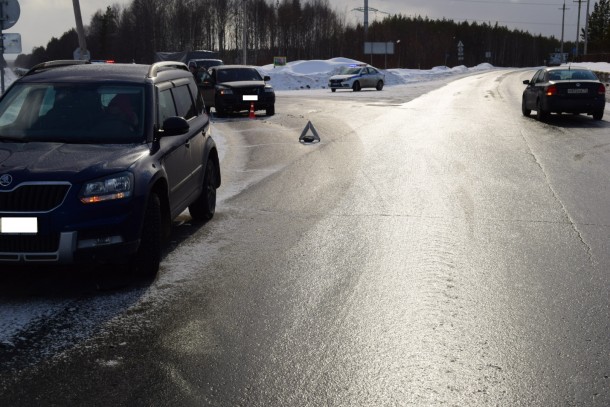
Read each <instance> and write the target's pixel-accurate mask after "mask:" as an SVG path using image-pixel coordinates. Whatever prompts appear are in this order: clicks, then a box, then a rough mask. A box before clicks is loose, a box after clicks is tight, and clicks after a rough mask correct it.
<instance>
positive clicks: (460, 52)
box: [457, 41, 464, 62]
mask: <svg viewBox="0 0 610 407" xmlns="http://www.w3.org/2000/svg"><path fill="white" fill-rule="evenodd" d="M457 50H458V52H457V57H458V62H462V61H463V60H464V43H463V42H462V41H459V42H458V45H457Z"/></svg>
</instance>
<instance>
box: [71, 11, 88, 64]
mask: <svg viewBox="0 0 610 407" xmlns="http://www.w3.org/2000/svg"><path fill="white" fill-rule="evenodd" d="M72 5H73V6H74V19H75V20H76V34H77V35H78V47H79V48H80V59H85V60H86V59H87V55H88V53H87V40H86V39H85V28H84V27H83V18H82V17H81V14H80V3H79V0H72Z"/></svg>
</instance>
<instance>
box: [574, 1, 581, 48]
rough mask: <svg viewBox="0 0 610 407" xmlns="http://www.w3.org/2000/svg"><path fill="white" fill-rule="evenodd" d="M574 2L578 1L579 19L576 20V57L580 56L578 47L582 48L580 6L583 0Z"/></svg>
mask: <svg viewBox="0 0 610 407" xmlns="http://www.w3.org/2000/svg"><path fill="white" fill-rule="evenodd" d="M574 3H578V21H577V22H576V52H575V53H574V59H576V57H577V56H578V48H580V45H579V44H580V6H581V4H582V0H575V1H574Z"/></svg>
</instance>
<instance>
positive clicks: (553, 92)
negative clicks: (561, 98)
mask: <svg viewBox="0 0 610 407" xmlns="http://www.w3.org/2000/svg"><path fill="white" fill-rule="evenodd" d="M556 94H557V86H555V85H551V86H549V87H547V88H546V95H547V96H553V95H556Z"/></svg>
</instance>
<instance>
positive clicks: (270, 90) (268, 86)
mask: <svg viewBox="0 0 610 407" xmlns="http://www.w3.org/2000/svg"><path fill="white" fill-rule="evenodd" d="M265 92H269V93H273V86H271V85H265Z"/></svg>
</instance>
